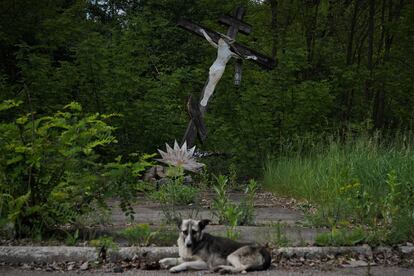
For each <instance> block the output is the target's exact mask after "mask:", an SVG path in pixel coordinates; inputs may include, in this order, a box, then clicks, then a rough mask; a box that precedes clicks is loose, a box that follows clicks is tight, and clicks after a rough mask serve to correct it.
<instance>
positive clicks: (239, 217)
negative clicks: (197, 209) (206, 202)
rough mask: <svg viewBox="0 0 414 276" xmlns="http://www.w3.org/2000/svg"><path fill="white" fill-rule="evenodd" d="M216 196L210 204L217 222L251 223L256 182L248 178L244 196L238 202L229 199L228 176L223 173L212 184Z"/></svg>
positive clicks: (231, 224)
mask: <svg viewBox="0 0 414 276" xmlns="http://www.w3.org/2000/svg"><path fill="white" fill-rule="evenodd" d="M213 189H214V191H215V193H216V196H215V198H214V200H213V203H212V205H211V209H212V212H213V215H214V216H216V217H217V218H218V220H219V223H223V224H228V225H230V226H233V227H234V226H236V225H246V224H252V223H253V219H254V196H255V195H256V192H257V189H258V184H257V182H256V181H254V180H250V181H249V183H248V184H247V186H246V189H245V192H244V193H245V197H244V198H243V199H242V200H241V202H240V203H239V204H236V203H234V202H232V201H231V200H230V199H229V196H228V193H227V190H228V178H227V177H226V176H224V175H219V176H218V177H216V183H215V184H214V186H213Z"/></svg>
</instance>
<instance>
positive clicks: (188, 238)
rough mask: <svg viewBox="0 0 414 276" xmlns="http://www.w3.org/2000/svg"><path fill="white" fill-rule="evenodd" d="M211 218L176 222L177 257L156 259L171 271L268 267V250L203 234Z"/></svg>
mask: <svg viewBox="0 0 414 276" xmlns="http://www.w3.org/2000/svg"><path fill="white" fill-rule="evenodd" d="M209 223H210V220H192V219H186V220H182V221H180V222H179V223H178V227H179V229H180V234H179V238H178V241H177V242H178V254H179V256H180V257H179V258H165V259H162V260H160V261H159V263H160V266H161V267H162V268H170V267H171V268H170V272H181V271H186V270H207V269H209V270H210V271H214V272H220V273H223V274H224V273H245V272H247V271H257V270H266V269H268V268H269V267H270V263H271V257H270V253H269V252H268V251H267V250H266V249H265V248H264V247H261V246H258V245H253V244H248V243H239V242H235V241H233V240H230V239H226V238H222V237H215V236H212V235H210V234H208V233H203V230H204V228H205V227H206V225H207V224H209Z"/></svg>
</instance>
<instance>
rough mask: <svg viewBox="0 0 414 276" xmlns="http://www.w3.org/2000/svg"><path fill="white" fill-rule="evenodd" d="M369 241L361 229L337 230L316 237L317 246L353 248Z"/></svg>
mask: <svg viewBox="0 0 414 276" xmlns="http://www.w3.org/2000/svg"><path fill="white" fill-rule="evenodd" d="M366 240H367V233H366V231H364V230H363V229H361V228H356V229H337V228H335V227H334V228H333V229H332V230H331V232H327V233H321V234H318V235H317V236H316V239H315V244H316V245H318V246H353V245H357V244H360V243H363V242H365V241H366Z"/></svg>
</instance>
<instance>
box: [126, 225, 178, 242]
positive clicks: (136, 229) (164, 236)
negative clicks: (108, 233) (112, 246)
mask: <svg viewBox="0 0 414 276" xmlns="http://www.w3.org/2000/svg"><path fill="white" fill-rule="evenodd" d="M119 234H120V236H121V237H123V238H125V239H127V241H128V243H129V244H130V245H137V246H149V245H151V244H156V245H158V246H172V245H175V244H176V243H177V238H178V237H177V231H176V230H175V228H174V229H170V228H166V227H165V226H160V227H159V228H157V229H154V230H152V229H151V228H150V226H149V225H148V224H146V223H144V224H137V225H134V226H130V227H127V228H125V229H123V230H121V231H120V232H119Z"/></svg>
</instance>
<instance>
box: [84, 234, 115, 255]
mask: <svg viewBox="0 0 414 276" xmlns="http://www.w3.org/2000/svg"><path fill="white" fill-rule="evenodd" d="M89 243H90V245H92V246H93V247H96V249H97V250H98V251H99V252H102V251H105V252H106V251H108V250H113V251H118V250H119V246H118V244H117V243H116V242H114V239H113V238H112V237H108V236H102V237H99V238H98V239H96V240H91V241H90V242H89Z"/></svg>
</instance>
